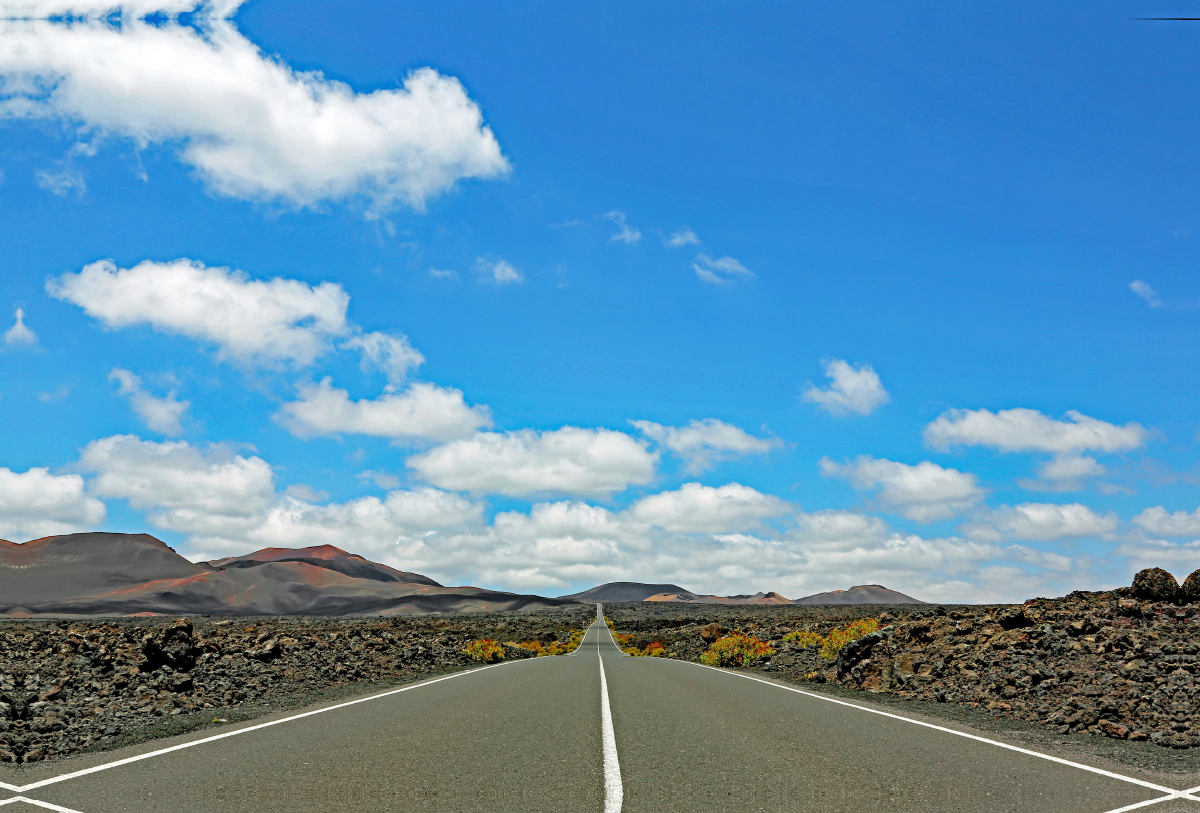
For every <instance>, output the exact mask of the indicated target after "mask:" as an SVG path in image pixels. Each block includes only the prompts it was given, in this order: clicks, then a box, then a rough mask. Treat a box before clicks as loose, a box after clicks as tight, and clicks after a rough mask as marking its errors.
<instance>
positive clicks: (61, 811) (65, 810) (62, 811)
mask: <svg viewBox="0 0 1200 813" xmlns="http://www.w3.org/2000/svg"><path fill="white" fill-rule="evenodd" d="M14 802H24V803H25V804H27V805H33V806H35V807H44V808H46V809H47V810H56V811H58V813H79V811H78V810H72V809H71V808H69V807H60V806H59V805H52V804H50V803H49V802H40V801H38V800H37V799H26V798H25V797H24V796H14V797H13V798H11V799H5V800H4V801H3V802H0V806H3V805H11V804H12V803H14Z"/></svg>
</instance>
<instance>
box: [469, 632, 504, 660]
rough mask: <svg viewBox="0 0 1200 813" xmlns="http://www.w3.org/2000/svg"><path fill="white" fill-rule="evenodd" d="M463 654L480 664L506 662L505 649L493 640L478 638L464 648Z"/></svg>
mask: <svg viewBox="0 0 1200 813" xmlns="http://www.w3.org/2000/svg"><path fill="white" fill-rule="evenodd" d="M463 654H464V655H466V656H467V657H469V658H470V659H471V660H473V661H478V662H479V663H499V662H500V661H502V660H504V647H503V646H501V645H500V642H499V641H493V640H492V639H491V638H478V639H476V640H474V641H471V642H469V643H468V644H467V645H466V646H465V647H463Z"/></svg>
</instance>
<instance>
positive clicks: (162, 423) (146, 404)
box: [108, 367, 191, 435]
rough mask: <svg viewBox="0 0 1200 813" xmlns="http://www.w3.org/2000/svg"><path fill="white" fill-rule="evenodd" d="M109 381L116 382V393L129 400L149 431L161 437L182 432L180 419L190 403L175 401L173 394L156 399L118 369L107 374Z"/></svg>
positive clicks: (139, 381) (135, 377)
mask: <svg viewBox="0 0 1200 813" xmlns="http://www.w3.org/2000/svg"><path fill="white" fill-rule="evenodd" d="M108 380H109V381H116V382H117V385H118V388H117V391H118V392H119V393H120V394H121V395H124V396H125V397H127V398H128V399H129V403H130V405H131V406H132V407H133V411H134V412H136V413H137V414H138V416H139V417H140V418H141V419H142V420H143V421H144V422H145V423H146V426H148V427H150V429H151V430H153V431H155V432H158V433H160V434H163V435H178V434H181V433H182V432H183V426H182V424H181V423H180V419H181V418H183V414H184V413H185V412H187V409H188V407H189V406H191V403H190V402H188V401H180V400H178V399H176V397H175V392H174V391H171V392H169V393H167V395H166V397H165V398H156V397H154V396H153V395H151V394H150V393H148V392H146V390H144V389H143V388H142V379H140V378H138V377H137V376H136V375H134V374H133V373H131V372H130V371H129V370H123V369H121V368H120V367H116V368H114V369H113V371H112V372H111V373H109V374H108Z"/></svg>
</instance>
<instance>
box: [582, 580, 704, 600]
mask: <svg viewBox="0 0 1200 813" xmlns="http://www.w3.org/2000/svg"><path fill="white" fill-rule="evenodd" d="M658 593H688V591H687V590H684V589H683V588H682V587H680V586H679V585H677V584H642V583H641V582H609V583H608V584H601V585H599V586H598V587H593V588H592V589H591V590H584V591H583V592H582V593H572V594H571V595H569V596H559V598H560V599H574V600H576V601H645V600H646V599H648V598H650V596H653V595H656V594H658ZM688 595H691V593H688Z"/></svg>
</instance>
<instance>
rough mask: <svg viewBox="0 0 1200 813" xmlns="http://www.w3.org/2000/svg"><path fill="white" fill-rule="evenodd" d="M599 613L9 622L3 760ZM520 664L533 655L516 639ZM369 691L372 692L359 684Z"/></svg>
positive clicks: (159, 727)
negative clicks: (471, 642)
mask: <svg viewBox="0 0 1200 813" xmlns="http://www.w3.org/2000/svg"><path fill="white" fill-rule="evenodd" d="M594 617H595V608H594V607H592V606H585V605H573V606H569V607H565V608H563V609H560V610H556V609H549V610H542V611H539V612H534V613H531V612H525V613H503V614H463V615H456V616H451V617H442V616H419V617H407V618H387V619H369V620H368V619H313V618H283V619H281V618H250V619H246V618H239V619H236V620H219V619H214V618H194V619H164V618H149V619H121V620H112V621H99V620H80V621H60V622H47V621H38V620H27V621H8V622H0V762H9V763H12V762H17V763H21V762H33V761H38V760H43V759H48V758H51V757H57V756H63V755H67V754H72V753H76V752H79V751H84V750H88V749H94V748H104V747H107V746H108V745H112V744H115V743H121V744H123V743H125V742H129V741H131V739H130V737H131V736H132V739H133V740H137V739H145V738H148V737H151V736H155V735H156V734H157V735H161V734H162V733H177V732H178V731H179V730H180V728H179V726H178V725H175V726H173V727H166V728H164V727H163V724H164V723H167V722H169V721H174V720H176V719H178V718H187V719H188V720H190V721H191V723H192V726H193V727H194V726H197V725H201V724H204V723H207V724H211V723H212V722H213V720H214V718H216V719H217V720H220V719H221V718H223V717H231V716H234V715H233V714H231V712H236V711H237V710H238V709H239V708H240V707H248V706H254V707H256V709H257V710H258V713H262V712H264V711H269V710H271V706H272V705H279V704H285V703H287V702H289V701H295V702H297V703H304V702H311V701H312V698H313V697H315V696H318V695H319V693H320V691H321V690H323V689H327V688H329V687H334V686H347V685H365V684H368V683H371V682H378V681H383V682H387V683H390V684H395V683H402V682H405V681H410V680H417V679H422V678H425V677H428V676H430V675H433V674H437V673H439V672H445V671H450V670H456V669H461V668H465V667H467V666H469V665H472V661H470V660H469V659H468V658H467V656H466V655H464V654H463V652H462V649H463V647H464V645H465V644H466V643H467V641H470V640H472V639H475V638H483V637H490V638H494V639H497V640H500V641H512V642H523V641H530V640H536V641H540V642H542V643H543V644H548V643H550V642H554V641H558V642H563V643H565V642H566V641H568V640H569V638H570V635H571V631H572V630H574V629H581V628H583V627H586V626H587V625H588V624H590V623H591V621H592V619H593V618H594ZM505 655H506V657H508V658H510V659H511V658H519V657H530V656H531V653H530V652H529V651H527V650H526V649H522V648H520V647H517V646H512V645H508V646H505ZM360 691H361V690H360Z"/></svg>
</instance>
